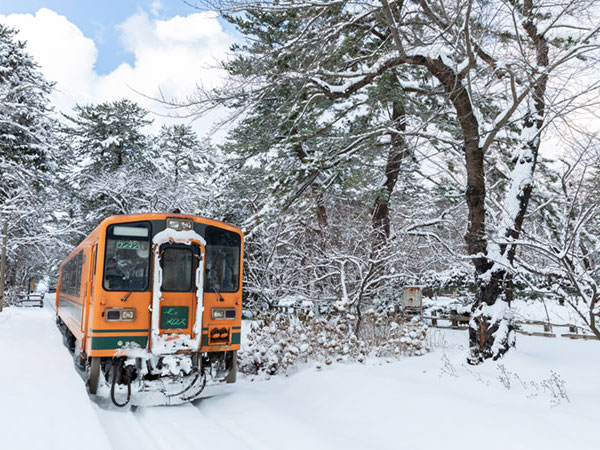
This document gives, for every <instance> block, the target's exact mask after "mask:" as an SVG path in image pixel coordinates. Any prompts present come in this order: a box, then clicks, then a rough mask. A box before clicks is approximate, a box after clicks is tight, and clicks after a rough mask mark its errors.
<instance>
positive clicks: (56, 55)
mask: <svg viewBox="0 0 600 450" xmlns="http://www.w3.org/2000/svg"><path fill="white" fill-rule="evenodd" d="M0 22H2V23H4V24H7V25H10V26H12V27H14V28H17V29H18V30H19V35H18V38H19V39H21V40H24V41H27V49H28V52H29V53H30V54H31V55H32V56H33V57H34V59H35V60H36V61H37V62H38V63H39V64H40V66H41V70H42V72H43V73H44V75H45V76H46V78H47V79H48V80H50V81H54V82H56V83H57V84H56V91H55V92H54V93H53V95H52V98H51V99H52V101H53V103H54V105H55V106H56V108H57V109H58V110H61V111H65V112H68V111H69V110H70V108H72V107H73V106H74V105H75V104H76V103H79V104H89V103H100V102H104V101H110V100H116V99H120V98H123V97H126V98H130V99H132V100H134V101H136V102H138V103H140V104H141V105H142V106H144V107H145V108H147V109H149V110H151V111H156V112H160V106H158V105H157V104H156V103H154V102H152V101H150V100H148V99H145V98H144V97H142V96H140V95H139V94H137V93H136V92H135V91H139V92H142V93H144V94H146V95H148V96H151V97H152V96H158V95H159V93H160V92H162V93H163V94H164V95H165V96H167V97H177V98H181V99H183V98H185V97H186V96H187V95H189V94H191V93H193V91H194V88H195V86H196V85H198V84H205V85H209V86H211V85H213V86H214V85H215V84H220V83H221V82H222V76H223V74H222V73H221V72H220V71H219V70H218V69H217V68H216V66H217V61H220V60H222V59H223V58H225V57H226V55H227V52H228V49H229V46H230V45H231V44H232V43H233V41H234V37H233V36H234V34H235V33H234V30H233V29H232V28H231V27H230V26H228V25H226V24H224V23H223V22H222V21H220V20H219V19H217V17H216V14H214V13H211V12H203V11H198V10H196V9H194V8H192V7H190V6H188V5H186V4H185V3H184V2H183V1H182V0H164V1H158V0H1V3H0ZM153 118H154V120H155V122H156V123H155V127H154V128H157V126H158V125H159V124H160V123H164V122H165V121H168V120H166V119H163V118H161V117H158V116H153ZM211 126H212V120H211V119H210V118H206V119H201V120H199V121H196V122H195V123H194V128H195V129H196V131H198V132H199V133H200V134H202V135H203V134H206V133H208V132H209V130H210V129H211Z"/></svg>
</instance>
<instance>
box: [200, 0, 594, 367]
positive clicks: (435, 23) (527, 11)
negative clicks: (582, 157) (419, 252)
mask: <svg viewBox="0 0 600 450" xmlns="http://www.w3.org/2000/svg"><path fill="white" fill-rule="evenodd" d="M232 5H233V6H232ZM217 6H218V5H217ZM597 6H598V3H597V2H596V1H592V0H590V1H585V0H582V1H574V2H570V3H568V4H564V5H556V4H554V3H552V2H546V1H543V0H540V1H531V0H526V1H524V2H508V3H507V2H500V1H497V2H496V1H493V2H485V3H476V2H472V1H467V2H463V3H458V4H453V5H447V2H442V1H439V2H438V1H435V2H425V1H421V0H416V1H403V2H395V1H394V2H388V1H387V0H382V2H374V3H371V2H365V3H360V4H358V5H357V4H353V3H351V2H325V3H318V4H315V3H314V2H303V1H295V2H287V3H271V2H241V3H235V2H233V3H232V4H227V3H225V4H222V5H221V7H222V9H227V8H228V10H229V11H232V10H233V11H236V12H240V11H243V12H244V14H233V15H231V14H229V15H227V14H226V15H225V17H227V18H229V19H230V20H231V21H232V22H234V23H235V24H236V25H237V26H238V28H239V30H240V31H241V32H242V33H243V34H245V35H247V36H249V38H250V43H249V44H248V45H246V46H241V47H234V51H236V53H237V56H236V57H235V58H234V59H233V60H232V62H230V63H227V64H226V67H227V68H228V69H229V71H230V73H231V74H232V75H233V83H230V85H229V86H228V87H227V88H226V89H224V90H221V91H213V92H210V93H202V94H203V96H201V97H200V98H199V100H198V102H197V106H198V108H199V111H200V112H202V110H203V109H205V108H206V105H210V104H215V103H217V104H225V105H227V106H230V107H232V108H239V109H240V110H242V111H244V112H245V113H246V114H247V116H248V117H250V118H254V117H260V116H262V115H263V114H264V111H267V112H268V113H270V115H269V117H272V116H274V118H277V119H278V120H273V119H269V123H268V124H266V128H265V127H257V126H255V127H254V131H255V130H257V129H260V130H268V132H266V133H260V132H259V133H257V134H259V135H266V136H268V137H269V138H270V137H271V136H276V137H277V138H278V140H275V141H273V140H271V141H270V142H269V141H268V140H267V141H266V142H265V143H266V144H268V145H264V146H263V149H265V151H267V154H268V152H272V151H275V154H276V155H279V156H280V159H282V160H283V158H288V160H290V161H291V158H292V156H293V154H294V152H295V153H296V154H299V155H300V156H301V157H300V158H299V159H300V163H301V164H300V168H301V170H300V171H297V172H296V174H297V175H300V176H299V177H297V179H296V181H295V182H294V180H293V179H290V178H288V179H287V181H288V183H286V184H283V183H279V185H278V186H277V187H278V188H279V187H283V188H287V187H289V184H290V183H292V184H291V185H292V186H293V187H294V189H295V192H294V190H291V192H292V194H291V196H288V199H289V200H288V201H287V202H286V203H285V206H289V205H290V204H291V202H292V201H294V200H295V199H297V197H298V193H302V192H304V191H306V190H307V189H308V188H312V189H317V190H318V197H317V199H319V198H323V196H325V195H326V188H329V187H330V186H333V184H334V183H333V180H337V179H339V176H340V174H339V172H338V173H335V172H332V169H334V168H339V167H343V164H347V163H348V161H351V160H353V158H357V159H358V161H360V162H366V161H368V159H365V158H363V159H362V160H361V159H360V158H359V157H358V155H361V154H363V155H364V154H365V153H367V154H369V153H372V151H373V149H374V148H377V147H376V146H374V145H373V144H374V142H373V138H374V137H375V136H376V137H377V138H378V139H380V140H381V139H382V138H383V135H382V134H385V133H381V128H380V129H379V130H377V128H372V127H369V128H365V127H360V126H359V127H354V125H356V123H357V122H356V121H354V120H352V119H354V118H357V117H360V116H361V115H360V112H358V111H360V108H361V107H362V108H365V107H366V105H368V99H369V93H370V90H372V89H375V88H376V87H377V86H378V85H379V84H380V83H382V80H384V79H385V78H386V77H388V78H390V79H392V80H393V82H392V88H391V89H388V91H387V92H389V93H390V94H391V95H390V96H389V97H384V98H386V100H387V102H386V103H385V104H386V105H390V104H391V111H392V116H391V118H392V125H390V123H388V124H385V123H384V122H379V124H380V127H383V128H382V129H383V130H386V132H387V133H389V132H390V129H391V130H392V135H391V136H392V137H394V136H395V135H398V136H397V137H398V139H399V140H398V142H397V143H396V144H393V145H392V148H396V149H401V148H403V147H404V146H405V145H407V144H406V141H407V138H408V137H409V136H423V135H425V136H427V139H426V141H427V143H428V144H430V145H431V146H433V147H434V148H437V149H439V150H442V149H443V151H444V152H448V153H449V154H451V155H452V158H446V161H448V162H450V163H452V166H453V167H457V166H458V165H459V164H461V163H460V160H458V159H457V157H461V158H462V160H463V161H462V165H463V169H462V170H461V171H460V172H459V173H456V174H448V172H447V174H448V175H449V176H450V178H452V177H454V179H455V180H456V181H457V182H459V183H461V184H462V190H463V192H464V198H465V201H466V206H467V211H466V220H465V222H466V234H465V244H466V250H467V254H468V255H469V257H470V258H471V261H472V263H473V267H474V270H475V285H476V294H475V303H474V307H473V314H472V320H471V324H470V339H469V340H470V349H471V354H470V357H469V361H470V362H471V363H473V364H477V363H480V362H482V361H484V360H485V359H488V358H494V359H496V358H499V357H501V356H502V355H503V354H504V353H505V352H506V351H507V350H508V349H509V348H510V346H511V345H512V343H513V342H514V330H513V325H512V319H511V314H510V310H509V305H508V300H509V298H508V297H507V291H508V290H509V289H510V287H509V286H510V277H511V275H510V273H511V271H512V264H513V261H514V256H515V252H516V246H515V245H514V244H510V243H508V242H507V239H508V240H515V239H518V237H519V235H520V233H521V230H522V227H523V221H524V218H525V215H526V212H527V210H528V206H529V202H530V198H531V194H532V188H533V180H534V175H535V170H536V166H537V160H538V151H539V147H540V144H541V140H542V132H543V131H544V129H545V127H546V126H547V124H548V123H549V122H550V121H551V120H552V118H553V117H551V116H548V111H550V110H551V109H552V108H557V107H559V106H560V104H561V102H568V103H571V104H573V100H574V99H576V98H577V97H578V96H581V95H582V94H584V93H586V92H588V90H587V89H588V88H587V87H585V86H584V87H582V88H576V87H575V86H573V88H571V87H570V88H569V89H566V90H563V89H562V86H560V84H561V83H562V81H563V80H564V77H568V76H573V75H574V74H576V73H577V74H580V73H582V70H583V71H585V70H587V72H588V73H590V72H589V69H590V68H591V67H592V66H593V65H592V64H591V61H595V60H596V59H595V58H597V48H598V47H597V42H598V31H599V28H598V25H597V23H596V21H595V20H594V18H593V17H591V16H590V15H589V14H586V11H592V10H593V9H594V7H597ZM574 22H577V23H578V26H577V27H573V26H572V24H573V23H574ZM594 52H596V53H594ZM569 74H570V75H569ZM236 80H237V84H236V83H235V81H236ZM592 85H593V82H592ZM231 86H233V88H231ZM394 86H397V88H394ZM549 89H553V90H552V97H550V93H549V91H548V90H549ZM407 93H411V94H414V97H413V98H414V100H413V101H414V102H415V103H416V104H417V105H419V106H420V107H421V108H420V110H419V108H415V110H414V112H412V111H411V112H408V111H406V108H404V112H403V111H402V108H401V107H402V106H404V105H405V104H406V102H405V100H404V99H405V98H406V96H407ZM431 98H436V99H438V102H437V103H435V104H434V105H433V106H436V107H435V108H431V109H430V108H428V106H430V105H431V103H430V102H431V101H430V99H431ZM549 98H551V99H552V101H553V103H552V105H550V104H548V102H549ZM394 100H395V101H396V104H394ZM437 105H442V106H441V107H438V106H437ZM269 108H271V111H270V110H269ZM394 110H395V113H394ZM340 111H341V113H340ZM348 111H351V112H350V113H348V114H346V112H348ZM432 112H433V113H432ZM435 113H437V114H435ZM374 116H375V117H377V114H374ZM413 117H414V120H413ZM344 120H346V122H344ZM422 124H425V126H422ZM257 125H262V123H260V122H257ZM273 127H275V128H273ZM428 128H429V129H428ZM322 129H325V130H326V131H321V130H322ZM299 130H300V131H299ZM355 130H357V132H356V133H354V131H355ZM317 137H321V138H322V139H317ZM388 142H389V141H388ZM413 142H418V141H416V140H415V141H413ZM440 142H444V143H445V142H450V145H445V146H443V147H442V146H440V145H439V143H440ZM281 143H283V146H282V145H281ZM337 144H339V145H337ZM410 145H411V144H410V142H409V143H408V146H409V147H410ZM239 148H242V149H243V148H244V147H243V146H241V147H239ZM267 149H268V150H267ZM398 151H399V150H396V151H395V152H392V153H390V154H389V155H390V156H391V158H388V161H387V164H386V171H387V169H388V168H390V169H391V170H390V171H388V172H387V173H386V177H385V178H384V180H385V181H384V183H383V186H384V187H386V186H390V187H392V186H393V184H394V183H393V181H394V176H395V173H394V172H395V171H396V170H397V168H398V159H397V158H399V156H400V155H401V154H402V152H403V151H401V150H400V153H398ZM303 158H304V159H303ZM488 158H489V159H490V160H492V161H493V160H496V161H503V163H502V165H501V167H498V168H492V167H490V163H489V161H488ZM443 162H444V158H439V157H433V158H428V160H427V161H422V162H421V164H420V166H419V167H418V168H415V170H416V171H421V172H424V176H423V177H424V178H425V179H426V180H430V179H432V178H434V177H432V176H431V170H429V172H430V173H427V172H428V170H426V168H427V165H433V166H435V165H440V164H441V163H443ZM390 164H391V165H390ZM275 169H277V167H275ZM429 169H430V168H429ZM489 175H494V176H490V177H489V178H488V176H489ZM498 176H500V177H502V178H503V179H502V180H501V182H499V183H498V184H490V181H492V179H493V178H494V177H498ZM421 179H422V178H421ZM315 183H317V185H315ZM386 189H387V191H388V193H389V192H390V189H388V188H387V187H386ZM288 192H289V191H288ZM385 197H387V194H386V196H384V197H380V198H382V202H380V204H379V205H376V206H379V207H385V202H384V200H385ZM318 205H319V201H317V206H318ZM375 211H377V207H376V208H375ZM374 217H376V215H374ZM317 218H318V219H319V222H320V223H322V224H325V223H324V221H323V220H322V219H321V218H319V213H318V214H317ZM376 222H379V223H380V224H381V226H383V227H384V229H385V224H386V220H385V219H382V220H379V221H376ZM498 242H503V243H498Z"/></svg>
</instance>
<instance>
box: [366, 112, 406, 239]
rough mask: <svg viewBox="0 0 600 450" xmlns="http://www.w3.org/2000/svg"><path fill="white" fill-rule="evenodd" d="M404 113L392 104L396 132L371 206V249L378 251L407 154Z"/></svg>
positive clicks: (388, 221)
mask: <svg viewBox="0 0 600 450" xmlns="http://www.w3.org/2000/svg"><path fill="white" fill-rule="evenodd" d="M405 116H406V111H405V110H404V105H403V104H402V103H401V102H400V101H394V102H393V104H392V122H393V124H394V129H395V130H398V131H395V132H393V133H391V135H390V140H391V142H390V150H389V152H388V158H387V163H386V165H385V181H384V183H383V186H382V187H381V189H380V190H379V192H378V193H377V197H376V198H375V203H374V204H373V213H372V216H371V223H372V228H373V248H374V249H378V248H380V247H381V246H382V245H384V244H385V243H386V242H387V239H388V238H389V237H390V198H391V196H392V193H393V192H394V188H395V187H396V183H397V182H398V175H399V174H400V169H401V166H402V160H403V159H404V158H405V156H406V154H407V151H408V149H407V145H406V140H405V139H404V136H403V135H402V132H404V131H405V130H406V123H405Z"/></svg>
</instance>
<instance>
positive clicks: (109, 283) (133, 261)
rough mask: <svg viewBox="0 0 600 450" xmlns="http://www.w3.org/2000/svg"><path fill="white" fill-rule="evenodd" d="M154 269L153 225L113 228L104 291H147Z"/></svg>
mask: <svg viewBox="0 0 600 450" xmlns="http://www.w3.org/2000/svg"><path fill="white" fill-rule="evenodd" d="M149 267H150V224H148V223H146V222H139V223H126V224H116V225H110V226H109V227H108V228H107V230H106V250H105V257H104V279H103V286H104V289H106V290H108V291H145V290H147V289H148V274H149Z"/></svg>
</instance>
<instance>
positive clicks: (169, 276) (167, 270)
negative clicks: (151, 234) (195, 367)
mask: <svg viewBox="0 0 600 450" xmlns="http://www.w3.org/2000/svg"><path fill="white" fill-rule="evenodd" d="M203 253H204V252H203V246H201V245H200V244H199V243H194V242H190V241H188V242H181V241H179V242H175V241H170V242H167V243H163V244H161V245H159V246H158V251H157V254H156V255H155V264H154V266H155V267H154V279H155V284H154V290H156V289H157V288H158V290H159V292H158V293H157V292H153V297H154V296H157V295H160V297H159V298H158V305H156V304H153V311H152V315H153V317H152V319H153V320H152V349H153V351H154V352H155V353H156V352H158V353H174V352H177V351H180V350H192V351H197V350H198V346H199V337H200V335H201V320H202V304H203V299H202V297H203V286H202V274H203V270H204V262H203V259H204V254H203ZM153 303H156V302H153ZM156 306H158V310H157V308H156ZM155 314H158V317H156V318H155ZM196 318H198V319H199V323H200V328H198V323H197V321H196ZM156 319H158V320H156Z"/></svg>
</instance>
